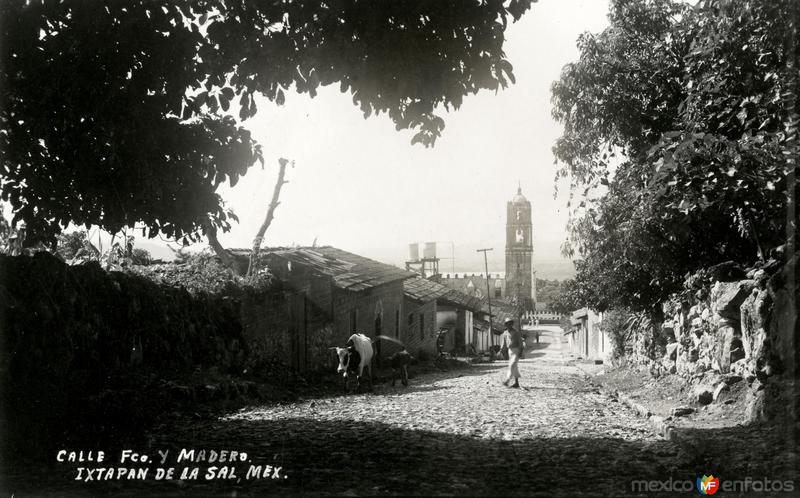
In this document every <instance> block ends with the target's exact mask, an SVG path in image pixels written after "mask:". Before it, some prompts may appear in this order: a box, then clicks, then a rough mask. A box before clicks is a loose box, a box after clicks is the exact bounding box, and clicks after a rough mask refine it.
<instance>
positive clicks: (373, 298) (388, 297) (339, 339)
mask: <svg viewBox="0 0 800 498" xmlns="http://www.w3.org/2000/svg"><path fill="white" fill-rule="evenodd" d="M264 258H265V260H266V262H267V266H268V267H269V270H270V272H271V273H272V274H273V275H275V277H277V278H278V279H280V280H281V281H283V282H284V283H286V285H287V286H288V287H290V288H291V289H293V290H294V291H296V292H299V293H301V294H302V295H303V296H305V297H306V298H307V299H308V301H310V302H311V303H313V305H314V306H315V307H317V308H319V309H321V310H323V311H324V312H326V313H327V314H328V315H329V317H330V322H331V324H332V329H333V331H332V334H331V335H330V337H329V339H328V341H329V342H330V344H328V347H330V346H343V345H344V344H345V342H347V339H348V338H349V337H350V335H351V334H354V333H363V334H366V335H367V336H369V337H370V338H372V339H373V340H374V339H375V338H376V337H377V336H378V335H385V336H389V337H398V336H399V335H400V332H401V331H402V330H403V328H404V321H403V320H404V318H403V317H404V316H405V315H404V310H403V305H404V302H403V301H404V297H403V281H404V280H406V279H408V278H413V277H414V276H415V274H413V273H411V272H407V271H405V270H401V269H400V268H397V267H394V266H391V265H387V264H384V263H380V262H378V261H374V260H372V259H369V258H365V257H363V256H359V255H357V254H353V253H350V252H347V251H343V250H341V249H337V248H335V247H330V246H323V247H297V248H279V249H265V250H264ZM300 316H302V314H300ZM297 328H298V329H303V330H305V329H304V327H303V326H302V323H300V324H297ZM311 339H312V338H309V337H302V338H301V339H300V340H301V341H309V340H311ZM391 344H392V343H389V342H387V341H377V342H376V343H375V353H376V360H377V361H378V365H380V360H381V358H385V357H387V356H388V355H390V354H391V352H392V351H393V349H392V348H391V347H390V345H391Z"/></svg>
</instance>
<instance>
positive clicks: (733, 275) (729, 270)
mask: <svg viewBox="0 0 800 498" xmlns="http://www.w3.org/2000/svg"><path fill="white" fill-rule="evenodd" d="M707 272H708V275H709V276H710V277H711V280H712V281H714V280H716V281H718V282H735V281H737V280H741V279H743V278H745V277H746V276H747V274H746V273H745V271H744V270H743V269H742V267H741V266H739V265H738V264H737V263H735V262H733V261H725V262H724V263H720V264H718V265H714V266H712V267H710V268H708V270H707Z"/></svg>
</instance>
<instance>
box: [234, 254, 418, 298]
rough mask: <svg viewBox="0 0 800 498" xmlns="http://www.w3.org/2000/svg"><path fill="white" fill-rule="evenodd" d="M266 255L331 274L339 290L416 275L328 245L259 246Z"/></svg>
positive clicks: (353, 289)
mask: <svg viewBox="0 0 800 498" xmlns="http://www.w3.org/2000/svg"><path fill="white" fill-rule="evenodd" d="M245 251H246V253H247V254H249V253H250V251H249V250H247V249H245V250H242V249H234V250H232V251H231V252H232V253H234V254H236V255H244V254H242V253H244V252H245ZM262 252H263V254H266V255H268V256H267V257H279V258H282V259H284V260H287V261H291V263H292V264H293V265H302V266H305V267H306V268H308V269H309V270H310V271H312V272H313V273H316V274H319V275H325V276H328V277H331V279H332V281H333V284H334V285H335V286H336V287H339V288H341V289H346V290H351V291H362V290H366V289H370V288H372V287H376V286H378V285H383V284H387V283H390V282H396V281H398V280H405V279H407V278H412V277H414V276H416V274H415V273H411V272H408V271H405V270H401V269H400V268H397V267H396V266H392V265H387V264H385V263H380V262H378V261H375V260H372V259H369V258H365V257H363V256H359V255H357V254H353V253H350V252H347V251H343V250H341V249H337V248H335V247H331V246H322V247H293V248H276V249H262Z"/></svg>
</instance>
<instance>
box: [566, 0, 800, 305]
mask: <svg viewBox="0 0 800 498" xmlns="http://www.w3.org/2000/svg"><path fill="white" fill-rule="evenodd" d="M609 19H610V26H609V27H608V28H607V29H606V30H605V31H603V32H602V33H600V34H598V35H591V34H586V35H583V36H582V37H581V39H580V40H579V48H580V50H581V55H580V59H579V60H578V61H577V62H575V63H572V64H570V65H568V66H566V67H565V68H564V70H563V72H562V76H561V79H560V80H559V81H558V82H556V83H555V84H554V85H553V102H554V116H555V117H556V118H557V119H558V120H560V121H561V122H562V123H563V124H564V133H563V135H562V137H561V138H560V139H559V140H558V142H557V143H556V145H555V147H554V153H555V155H556V157H557V159H558V161H559V162H560V163H561V165H562V167H561V170H560V175H562V176H569V177H570V178H571V182H572V188H573V191H574V192H578V193H581V189H583V192H582V193H583V194H586V193H588V192H591V191H595V192H596V191H602V190H603V189H604V191H605V193H604V194H603V195H602V196H601V197H600V198H599V200H597V201H596V202H593V203H587V202H586V201H583V202H582V203H581V205H579V211H576V216H575V217H574V219H573V221H572V223H571V241H570V242H571V247H572V248H573V249H575V250H576V251H577V252H578V254H579V255H580V256H581V257H582V258H583V261H582V263H581V265H580V267H579V278H578V280H579V281H583V283H584V284H585V285H587V286H589V287H590V288H591V291H589V292H588V294H590V295H591V296H594V297H593V298H592V299H593V302H591V303H590V304H591V305H593V306H596V307H599V308H608V307H617V306H618V307H629V308H630V309H632V310H634V311H648V312H653V313H656V314H657V310H658V303H659V301H660V300H663V299H664V297H666V295H668V294H669V293H671V292H674V291H676V290H678V289H679V288H680V285H681V283H682V281H683V278H684V276H685V274H686V273H687V272H691V271H694V270H696V269H698V268H701V267H703V266H710V265H713V264H715V263H719V262H721V261H726V260H735V261H739V262H742V263H751V262H753V261H754V260H755V259H756V258H757V257H762V258H763V257H764V253H765V251H767V250H769V249H770V248H773V247H776V246H777V245H780V244H781V243H782V242H783V241H784V237H785V234H786V229H787V227H786V221H787V217H786V211H785V206H786V200H787V196H788V195H794V191H790V190H789V189H794V186H790V185H788V184H787V181H786V179H787V177H788V176H789V174H790V173H793V172H794V168H795V158H796V155H797V146H796V124H797V114H796V112H795V111H794V100H795V95H796V90H797V82H798V74H797V71H798V69H797V68H798V65H797V63H798V60H797V57H798V55H797V51H796V44H797V32H796V28H797V21H798V7H797V5H796V2H792V1H790V0H776V1H774V2H760V1H756V0H701V1H700V2H698V3H697V4H696V5H694V6H692V5H689V4H687V3H684V2H674V1H671V0H615V1H614V2H612V7H611V13H610V15H609ZM790 221H791V222H792V223H793V224H794V223H796V220H791V219H790ZM581 272H584V273H585V274H584V275H581Z"/></svg>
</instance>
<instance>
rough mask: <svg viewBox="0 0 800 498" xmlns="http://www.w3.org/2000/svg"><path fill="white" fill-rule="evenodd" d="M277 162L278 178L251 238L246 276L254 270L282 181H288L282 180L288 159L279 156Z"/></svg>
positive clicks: (276, 203) (275, 206)
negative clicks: (262, 219) (265, 212)
mask: <svg viewBox="0 0 800 498" xmlns="http://www.w3.org/2000/svg"><path fill="white" fill-rule="evenodd" d="M278 162H279V163H280V165H281V167H280V170H279V171H278V179H277V180H276V181H275V189H274V190H273V191H272V201H271V202H270V203H269V208H268V209H267V216H266V218H264V223H262V224H261V228H259V229H258V233H256V237H255V239H253V249H252V250H251V251H250V264H249V265H248V267H247V275H248V276H250V275H252V274H253V272H254V271H255V265H256V260H257V259H258V252H259V250H260V249H261V243H262V242H263V241H264V234H265V233H266V232H267V228H269V226H270V224H271V223H272V220H273V218H274V217H275V208H277V207H278V204H280V202H279V201H278V198H279V197H280V194H281V187H283V184H284V183H289V182H288V181H286V180H284V177H285V175H286V165H287V164H288V163H289V160H288V159H284V158H280V159H278ZM292 166H293V167H294V161H292Z"/></svg>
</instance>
